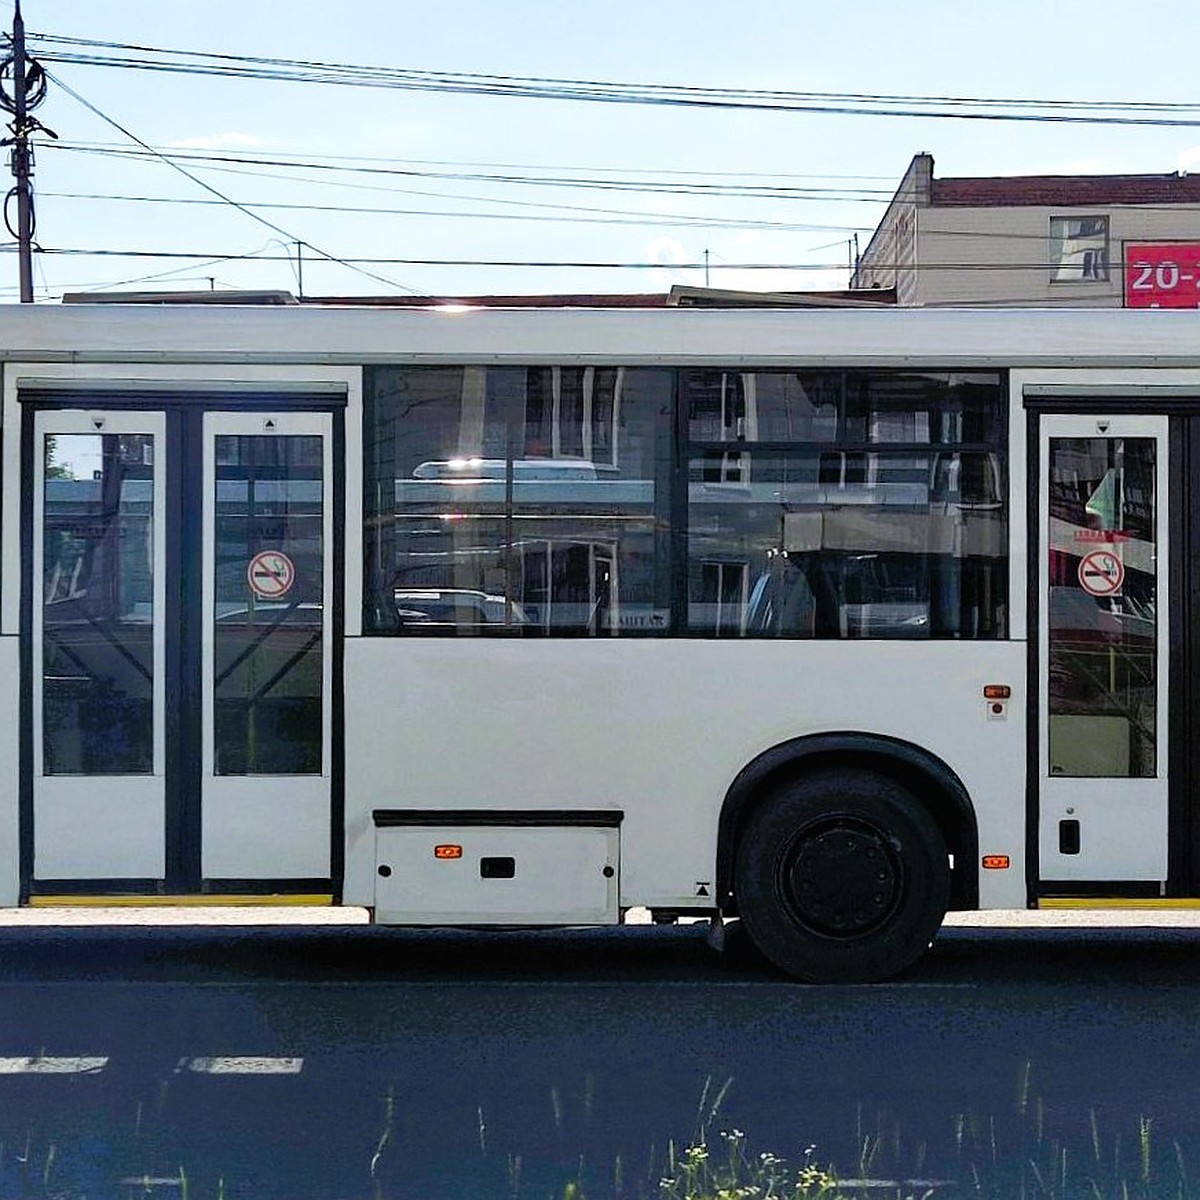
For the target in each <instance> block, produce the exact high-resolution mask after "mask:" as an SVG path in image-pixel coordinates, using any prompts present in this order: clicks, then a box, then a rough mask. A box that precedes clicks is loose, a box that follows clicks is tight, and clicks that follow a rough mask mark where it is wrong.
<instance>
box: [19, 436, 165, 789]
mask: <svg viewBox="0 0 1200 1200" xmlns="http://www.w3.org/2000/svg"><path fill="white" fill-rule="evenodd" d="M153 447H154V439H153V436H152V435H150V434H104V435H100V434H52V435H47V436H46V437H45V440H44V443H43V446H42V455H43V464H44V485H43V504H44V509H43V527H42V528H43V532H42V705H43V707H42V729H43V738H42V749H43V771H44V773H45V774H47V775H145V774H149V773H151V772H152V771H153V769H154V711H153V710H154V704H153V700H154V671H155V669H156V668H155V661H154V641H153V633H154V520H155V513H154V455H153Z"/></svg>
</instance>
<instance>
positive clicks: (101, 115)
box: [43, 71, 423, 295]
mask: <svg viewBox="0 0 1200 1200" xmlns="http://www.w3.org/2000/svg"><path fill="white" fill-rule="evenodd" d="M46 77H47V78H48V79H52V80H53V81H54V83H55V84H56V85H57V86H58V87H60V88H62V89H63V91H64V92H66V93H67V95H69V96H71V97H72V98H73V99H74V100H75V101H77V102H78V103H79V104H82V105H83V106H84V108H86V109H87V110H88V111H89V112H91V113H93V114H94V115H95V116H97V117H99V118H100V119H101V120H102V121H104V122H106V123H107V124H109V125H111V126H112V127H113V128H114V129H116V130H117V131H118V132H120V133H122V134H124V135H125V137H127V138H129V140H130V141H133V142H136V143H137V144H138V145H139V146H141V147H142V149H143V150H145V151H147V152H148V153H149V154H151V155H153V156H154V157H155V158H158V159H160V160H161V161H163V162H165V163H166V165H167V166H169V167H171V168H172V169H173V170H176V171H178V172H179V173H180V174H181V175H183V176H184V178H186V179H189V180H191V182H192V183H194V184H196V186H197V187H201V188H203V189H204V190H205V191H206V192H209V193H210V194H211V195H213V196H216V197H217V199H219V200H222V201H224V202H225V203H226V204H228V205H230V206H231V207H233V208H235V209H237V210H238V211H239V212H241V213H244V214H245V215H246V216H248V217H249V218H250V219H251V220H253V221H257V222H258V223H259V224H260V225H265V226H266V227H267V228H268V229H270V230H272V231H273V232H275V233H278V234H279V235H280V236H282V237H284V238H286V239H287V240H288V241H291V242H296V243H300V242H302V241H303V239H301V238H297V237H296V236H295V235H294V234H292V233H289V232H288V231H287V230H286V229H282V228H280V226H278V225H276V224H274V223H273V222H271V221H268V220H267V219H266V218H265V217H262V216H260V215H259V214H258V213H255V212H252V211H251V210H250V209H248V208H246V207H245V206H244V205H242V204H239V203H238V201H236V200H234V199H232V198H231V197H229V196H226V195H225V194H224V193H223V192H220V191H218V190H217V189H216V188H215V187H213V186H212V185H211V184H208V183H205V182H204V180H202V179H199V178H197V177H196V176H195V175H193V174H192V173H191V172H190V171H188V170H186V169H185V168H183V167H181V166H180V165H179V164H178V163H177V162H172V161H171V159H169V158H167V157H166V156H165V155H162V154H158V153H157V152H156V151H155V150H154V149H153V147H151V146H150V145H148V144H147V143H146V142H144V141H142V139H141V138H139V137H138V136H137V134H135V133H132V132H130V130H128V129H126V128H125V127H124V126H123V125H121V124H120V123H119V122H118V121H116V120H114V119H113V118H112V117H110V116H108V115H107V114H106V113H103V112H101V111H100V109H98V108H97V107H96V106H95V105H94V104H92V103H91V102H90V101H89V100H86V99H84V97H83V96H81V95H80V94H79V93H78V92H77V91H75V89H74V88H72V87H70V86H69V85H68V84H66V83H64V82H63V81H62V80H61V79H59V78H57V77H56V76H55V75H53V74H52V73H51V72H49V71H47V72H46ZM304 245H307V246H308V247H309V249H310V250H312V251H313V252H314V253H316V254H319V255H321V257H322V258H326V259H328V260H329V261H330V262H335V263H339V264H340V265H342V266H349V267H350V269H351V270H356V271H358V272H359V273H360V274H363V275H366V276H368V277H369V278H371V279H374V280H375V281H376V282H377V283H385V284H387V285H388V286H389V287H395V288H399V289H400V290H401V291H405V292H410V293H411V294H413V295H422V294H423V293H421V292H418V291H417V290H416V289H415V288H410V287H408V286H407V285H405V284H402V283H398V282H397V281H396V280H394V279H387V278H385V277H384V276H382V275H376V274H374V273H373V272H370V271H365V270H363V269H362V267H361V266H360V265H354V266H351V264H350V263H348V262H346V261H344V260H342V259H340V258H338V257H337V256H336V255H333V254H328V253H326V252H325V251H324V250H321V249H320V248H319V247H317V246H312V245H309V243H308V242H304ZM43 252H44V251H43ZM206 257H209V256H206Z"/></svg>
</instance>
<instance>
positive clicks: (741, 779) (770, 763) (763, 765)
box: [716, 732, 979, 916]
mask: <svg viewBox="0 0 1200 1200" xmlns="http://www.w3.org/2000/svg"><path fill="white" fill-rule="evenodd" d="M829 767H852V768H854V769H856V770H860V771H861V770H868V771H874V772H876V773H877V774H879V775H881V776H884V777H886V778H888V779H892V780H894V781H895V782H896V783H898V784H900V785H901V786H903V787H905V788H906V789H907V790H908V791H910V792H911V793H912V794H913V796H914V797H915V799H916V800H917V801H918V802H919V803H921V804H922V805H923V806H924V807H925V809H926V811H928V813H929V814H930V816H931V817H932V818H933V820H934V821H935V822H936V824H937V826H938V829H939V830H940V831H941V834H942V836H943V837H944V838H945V840H946V846H947V848H948V849H949V851H950V853H951V854H953V855H954V870H953V872H952V875H951V884H950V907H951V908H952V909H973V908H978V907H979V875H978V871H977V869H976V863H977V862H978V860H979V833H978V826H977V823H976V819H975V809H974V806H973V805H972V804H971V798H970V796H969V794H968V793H967V789H966V787H965V786H964V785H963V782H962V780H961V779H959V777H958V775H957V774H956V773H955V772H954V771H953V770H951V769H950V767H948V766H947V765H946V764H945V763H944V762H943V761H942V760H941V759H940V758H938V757H937V756H936V755H934V754H931V753H930V752H929V751H928V750H924V749H922V748H921V747H920V746H914V745H913V744H912V743H911V742H905V741H902V740H900V739H899V738H892V737H887V736H885V735H882V734H871V733H856V732H840V733H820V734H811V735H808V736H806V737H799V738H793V739H791V740H789V741H786V742H781V743H780V744H779V745H777V746H772V747H771V748H770V749H769V750H765V751H763V753H761V754H760V755H758V757H757V758H755V759H753V760H752V761H751V762H749V763H747V764H746V766H744V767H743V768H742V769H741V771H739V772H738V775H737V777H736V778H735V779H734V781H733V783H732V784H730V786H729V790H728V791H727V792H726V793H725V800H724V803H723V804H722V806H721V817H720V822H719V825H718V832H717V864H716V867H717V897H718V902H719V905H720V908H721V911H722V912H724V913H726V914H727V915H731V916H736V915H737V901H736V897H735V895H734V889H733V874H734V872H733V863H734V856H735V854H736V851H737V844H738V838H739V835H740V832H741V829H742V828H743V825H744V823H745V820H746V818H747V816H748V815H749V814H750V813H751V812H753V811H754V810H755V809H756V808H757V806H758V805H759V804H761V803H763V802H764V801H765V800H766V798H767V797H768V796H769V795H770V794H771V792H772V791H773V790H774V789H775V788H776V787H778V786H779V785H780V784H781V783H783V782H784V781H785V780H789V779H795V778H798V777H801V776H803V775H805V774H807V773H808V772H810V771H813V770H817V769H822V768H829Z"/></svg>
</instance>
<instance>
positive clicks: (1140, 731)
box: [1047, 438, 1158, 778]
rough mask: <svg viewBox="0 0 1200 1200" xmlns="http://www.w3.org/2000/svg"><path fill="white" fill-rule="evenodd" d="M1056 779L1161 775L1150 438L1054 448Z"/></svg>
mask: <svg viewBox="0 0 1200 1200" xmlns="http://www.w3.org/2000/svg"><path fill="white" fill-rule="evenodd" d="M1048 469H1049V473H1050V479H1049V486H1050V528H1049V546H1048V555H1049V561H1048V564H1047V566H1048V571H1049V583H1050V586H1049V612H1048V614H1047V624H1048V628H1049V641H1050V648H1049V649H1050V665H1049V671H1050V677H1049V710H1050V733H1049V755H1050V773H1051V774H1052V775H1061V776H1076V777H1079V776H1085V777H1090V776H1109V777H1119V778H1130V777H1142V778H1145V777H1150V776H1153V775H1155V774H1156V772H1157V763H1156V754H1157V736H1156V729H1157V695H1158V689H1157V678H1158V657H1157V644H1158V642H1157V624H1156V595H1157V568H1156V559H1155V542H1156V537H1157V535H1156V529H1155V521H1156V517H1155V492H1154V480H1155V444H1154V439H1153V438H1052V439H1051V441H1050V462H1049V466H1048Z"/></svg>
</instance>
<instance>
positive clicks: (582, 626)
mask: <svg viewBox="0 0 1200 1200" xmlns="http://www.w3.org/2000/svg"><path fill="white" fill-rule="evenodd" d="M366 384H367V388H366V393H367V403H366V409H367V436H366V446H367V472H366V473H367V490H366V508H367V531H366V545H365V561H366V585H367V595H368V603H367V612H366V614H365V628H366V629H367V631H368V632H374V633H382V632H402V633H409V634H411V633H440V634H444V633H456V634H481V633H508V634H513V633H521V634H525V635H530V634H557V635H571V634H574V635H582V636H611V635H614V634H631V633H655V634H662V633H671V632H674V633H678V634H687V635H691V636H710V637H711V636H721V637H727V636H739V637H745V636H755V637H775V636H790V637H1000V636H1003V635H1004V632H1005V622H1006V612H1007V594H1006V593H1007V580H1006V565H1005V564H1006V549H1005V540H1006V530H1007V524H1006V521H1007V518H1006V494H1007V480H1006V477H1005V472H1004V465H1003V462H1004V460H1003V451H1004V439H1005V424H1004V420H1003V417H1002V412H1003V409H1004V403H1003V390H1002V387H1001V379H1000V376H999V375H997V374H994V373H993V374H984V373H970V372H968V373H952V372H896V371H890V372H889V371H843V370H806V371H778V370H771V371H753V370H728V369H721V368H716V367H714V368H687V369H682V370H676V369H668V368H621V367H604V368H601V367H558V366H535V367H516V368H513V367H504V368H494V367H493V368H484V367H457V368H449V367H445V368H412V369H401V368H379V369H371V370H368V372H367V376H366ZM677 419H678V421H679V425H678V427H677V424H676V422H677Z"/></svg>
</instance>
